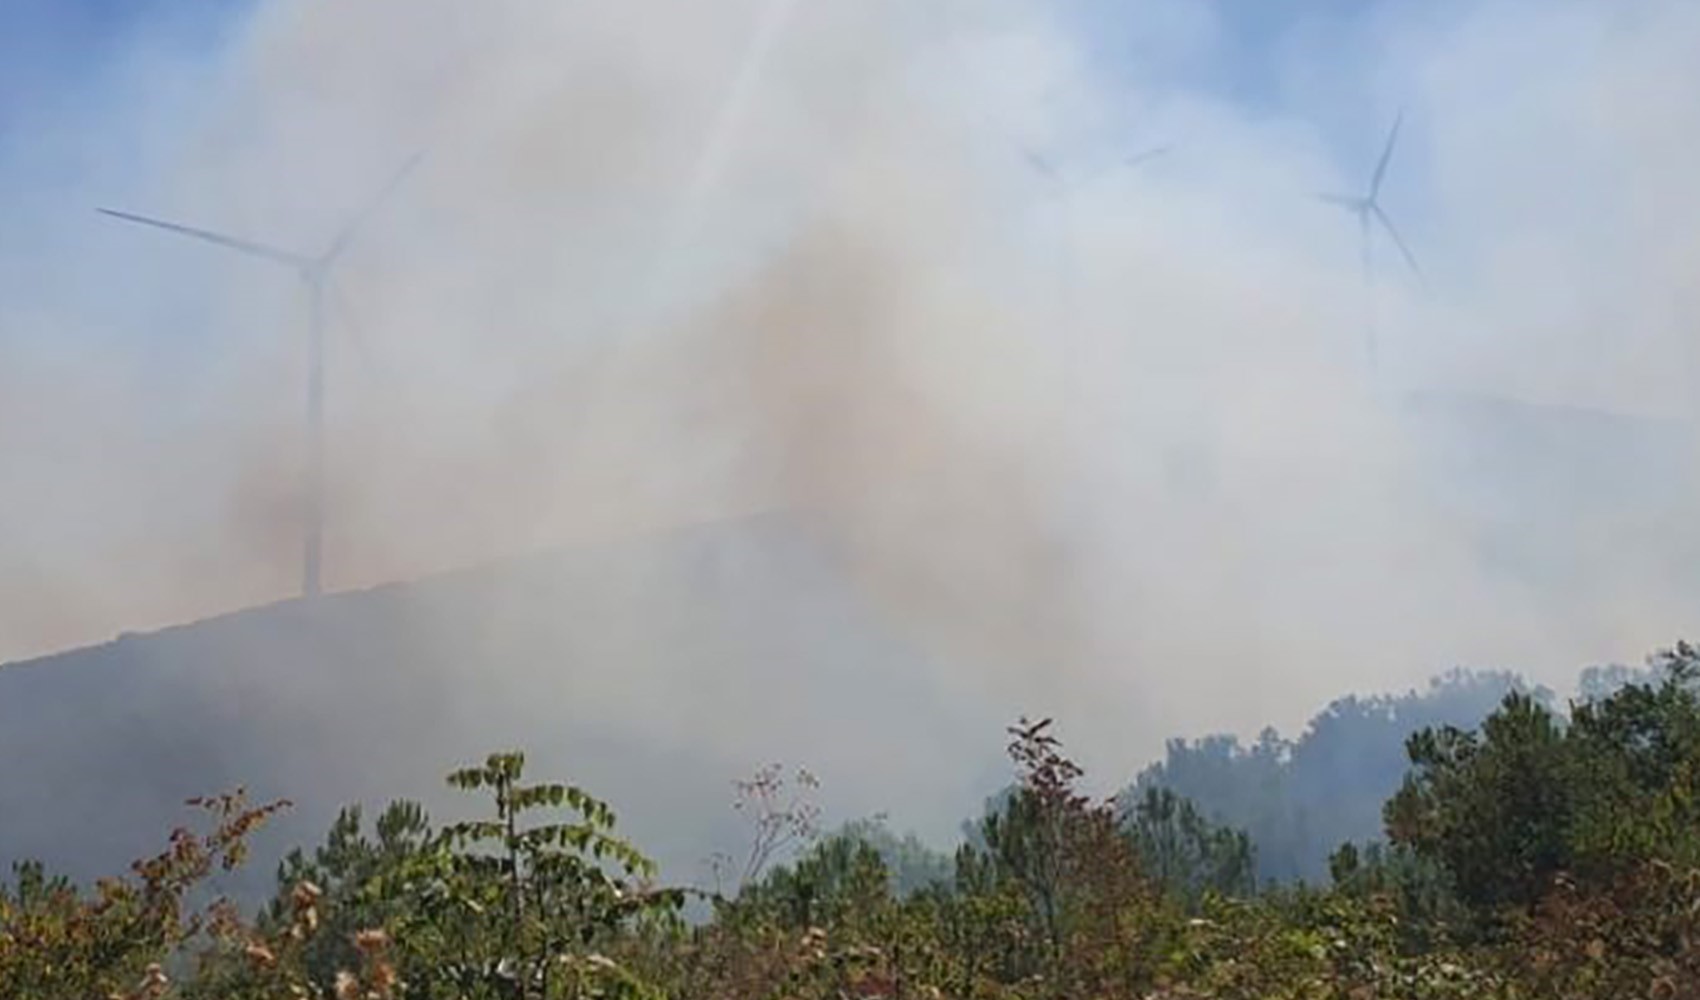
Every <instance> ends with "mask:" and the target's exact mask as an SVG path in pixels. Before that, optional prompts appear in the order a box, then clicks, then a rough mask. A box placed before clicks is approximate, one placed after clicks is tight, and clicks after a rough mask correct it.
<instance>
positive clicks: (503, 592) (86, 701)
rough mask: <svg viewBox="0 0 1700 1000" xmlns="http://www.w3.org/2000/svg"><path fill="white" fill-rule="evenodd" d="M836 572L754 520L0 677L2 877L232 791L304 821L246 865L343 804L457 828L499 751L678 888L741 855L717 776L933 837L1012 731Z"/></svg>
mask: <svg viewBox="0 0 1700 1000" xmlns="http://www.w3.org/2000/svg"><path fill="white" fill-rule="evenodd" d="M846 578H847V575H846V574H844V573H842V572H840V571H839V568H838V566H837V563H836V560H835V557H834V555H833V552H832V550H831V546H830V545H829V544H828V543H826V542H825V541H824V540H823V539H822V537H821V536H820V535H819V534H818V533H816V532H815V531H813V530H811V528H810V526H809V523H808V522H807V521H806V520H802V519H798V518H796V517H792V516H789V515H760V516H754V517H749V518H743V519H739V520H735V521H730V522H722V523H717V524H711V525H706V526H698V527H693V528H689V529H685V530H681V531H676V532H673V533H670V534H667V535H664V536H658V537H650V538H644V539H637V540H629V541H625V542H621V543H618V544H610V545H604V546H600V547H595V548H585V549H574V550H571V551H561V552H554V553H549V554H545V555H539V556H536V557H532V558H527V559H524V560H518V561H512V562H508V563H504V564H501V565H495V566H490V567H486V568H482V569H478V570H474V571H468V572H463V573H458V574H453V575H448V576H443V577H440V578H435V579H431V580H426V581H422V582H418V583H412V584H398V585H392V586H385V587H380V588H376V589H373V590H368V591H363V592H355V593H344V594H337V595H332V596H328V597H326V598H323V599H321V600H319V601H317V602H314V603H304V602H299V601H291V602H285V603H281V604H277V605H273V606H270V607H265V608H258V609H254V610H250V611H245V612H241V613H237V614H232V615H227V616H224V617H220V618H215V619H211V620H207V621H203V622H199V623H196V624H193V625H186V626H183V627H179V628H172V629H167V630H164V631H161V632H157V633H154V634H150V635H126V636H124V637H122V638H120V639H118V640H117V641H115V642H112V643H108V644H106V645H102V646H97V647H93V648H89V649H83V650H77V651H74V652H68V653H64V654H60V655H56V656H50V657H45V658H42V659H38V660H34V661H29V662H24V663H18V664H13V665H11V666H8V667H5V668H0V859H14V858H18V857H34V858H40V859H42V860H44V861H46V862H48V863H49V864H50V865H51V866H53V867H55V868H58V869H60V870H65V871H68V872H70V873H73V874H91V873H94V872H96V871H102V870H111V868H112V866H113V865H114V863H121V862H122V861H123V860H126V859H128V858H130V857H133V856H136V855H138V854H140V853H142V852H144V851H147V850H150V849H152V848H153V847H155V846H156V845H158V844H159V843H161V841H162V838H163V836H164V834H165V833H166V831H167V830H168V829H169V827H170V825H172V824H173V823H174V822H176V821H177V820H178V818H179V817H181V816H182V815H183V813H182V811H181V809H180V807H179V804H180V803H181V801H182V800H183V799H184V798H186V797H188V796H191V795H196V794H202V793H207V792H212V791H219V790H223V789H226V788H228V787H232V786H234V785H236V784H238V783H245V784H246V785H247V786H248V787H249V788H250V790H251V792H252V794H254V795H255V796H256V797H262V798H270V797H290V798H293V799H294V800H295V801H296V808H295V809H294V810H292V812H291V813H290V814H289V816H288V817H287V818H286V819H285V820H283V821H282V822H281V823H280V824H278V826H277V828H276V829H275V830H274V831H273V832H272V833H271V834H270V835H269V836H268V837H267V838H266V840H265V842H264V843H263V844H262V847H266V846H268V845H269V846H271V847H272V848H273V849H275V846H276V845H278V844H283V843H290V842H297V843H299V842H315V841H316V840H317V838H318V836H319V835H320V834H321V833H322V831H323V829H324V828H325V826H326V825H327V823H328V821H329V819H330V817H331V816H332V815H333V814H334V811H335V809H336V807H337V806H338V805H339V804H340V803H343V802H357V801H363V802H365V803H367V804H368V806H369V807H372V806H376V805H379V804H381V803H382V801H383V800H384V799H385V798H386V797H393V796H396V795H408V796H413V797H418V798H421V799H423V800H424V801H426V803H427V805H428V806H434V807H436V808H434V809H433V811H434V812H438V813H442V812H446V811H448V810H450V809H453V808H454V805H453V803H454V801H455V800H454V799H453V798H450V797H449V793H447V792H446V791H445V790H444V789H443V788H442V782H441V777H442V775H443V774H444V773H446V772H447V771H448V770H449V769H450V768H451V767H452V766H455V765H457V764H459V763H462V762H464V761H467V760H470V759H474V758H481V756H482V754H483V753H485V752H487V751H489V750H494V749H506V748H522V749H525V750H526V751H527V752H528V753H529V754H530V755H531V757H532V760H533V765H532V767H533V771H534V772H535V774H536V775H537V776H538V777H539V778H544V777H547V778H552V779H568V780H572V781H575V782H578V783H580V784H583V785H585V786H586V787H588V788H589V789H590V790H592V791H593V792H594V793H596V794H599V795H601V796H603V797H605V798H607V799H609V800H611V801H612V802H613V804H614V805H615V807H616V810H617V811H618V813H619V814H620V816H621V819H622V825H623V826H624V827H625V828H627V830H628V832H629V833H630V834H631V835H632V836H633V837H634V838H635V839H636V840H637V841H638V842H639V843H640V844H641V845H643V846H644V847H645V848H647V849H649V850H651V851H652V852H653V853H655V854H657V855H659V856H660V857H661V859H662V860H663V862H664V863H665V864H666V865H667V866H668V868H669V873H670V874H671V875H672V876H673V877H675V878H682V879H695V878H699V877H700V876H701V874H702V861H703V859H705V858H706V857H707V856H708V855H709V854H710V853H711V852H713V851H716V850H727V849H731V850H736V849H738V848H739V847H740V846H742V844H741V841H740V836H741V835H740V832H739V831H740V829H741V827H740V825H739V823H740V821H739V820H738V818H737V817H736V815H735V814H734V813H733V811H732V810H731V809H730V808H729V805H730V801H731V787H730V781H731V780H732V779H734V778H737V777H741V776H745V775H747V774H748V773H749V772H750V771H751V770H752V769H753V768H754V767H755V766H757V765H759V764H761V763H764V762H768V761H785V762H787V763H792V764H805V765H807V766H809V767H811V768H812V769H814V770H815V771H816V772H817V773H819V774H820V776H821V778H822V781H823V783H824V788H823V789H822V792H821V798H822V800H823V802H824V803H825V804H826V805H827V806H828V807H829V809H831V811H832V812H833V813H835V814H837V815H840V816H853V815H862V814H867V813H870V812H874V811H878V810H891V811H892V812H893V813H897V814H899V815H900V816H901V817H902V819H903V821H904V822H906V823H909V822H919V823H922V824H931V825H932V827H933V828H935V829H941V830H948V829H950V827H951V824H952V823H953V822H954V820H955V819H956V818H957V817H960V816H963V815H966V814H967V813H968V812H969V811H971V810H972V809H973V808H974V807H975V806H976V805H977V804H978V802H979V800H980V799H979V797H980V795H981V793H983V792H984V791H985V787H984V783H983V782H982V783H981V784H974V783H972V782H966V781H964V774H965V773H967V774H969V775H976V774H983V775H984V777H985V778H986V780H991V773H990V772H985V771H982V770H981V768H980V767H979V766H977V764H970V763H967V762H965V761H964V760H963V754H964V753H965V752H966V751H965V748H979V749H981V750H983V751H984V753H983V755H982V759H983V760H984V761H985V762H986V763H988V764H990V765H991V766H992V767H993V768H995V766H996V763H997V754H998V751H999V746H998V737H999V735H1000V730H999V729H998V728H997V727H998V725H999V723H1000V722H1002V721H1004V720H1003V719H1001V718H993V717H992V715H993V714H995V713H988V714H986V715H985V717H983V718H980V717H975V716H974V715H973V712H972V711H971V710H969V709H968V708H966V707H965V706H964V704H963V701H962V699H959V698H952V697H950V692H948V691H946V690H944V689H943V688H941V687H939V686H938V685H939V684H940V683H941V681H942V679H943V678H945V677H947V676H949V675H948V673H947V672H946V671H944V670H942V669H940V668H941V664H939V663H938V662H936V661H934V660H933V659H932V658H931V657H929V655H927V654H926V653H925V652H923V651H921V650H919V649H917V648H914V647H913V646H912V645H910V644H908V643H906V642H904V641H903V640H902V639H901V638H900V637H898V636H896V635H893V634H890V632H889V631H888V629H887V627H886V623H884V622H883V621H882V620H881V619H880V618H879V617H878V616H877V615H876V614H874V613H873V612H872V611H871V610H870V609H869V608H868V607H867V606H865V605H864V603H863V602H862V601H860V600H859V599H858V596H857V594H856V593H854V592H853V590H852V589H851V588H850V587H849V586H848V585H847V584H846V583H845V582H844V581H845V580H846ZM959 676H960V675H959ZM876 736H877V739H876V738H875V737H876ZM947 748H950V749H949V750H947ZM303 796H307V797H306V798H303ZM120 816H121V817H124V822H123V823H118V822H117V821H116V820H115V819H113V817H120ZM150 818H151V819H150ZM261 856H262V858H264V857H265V856H266V851H264V850H262V851H261ZM266 867H267V865H265V864H262V865H259V866H257V868H260V869H264V868H266ZM264 875H265V872H264V871H263V870H262V871H258V872H256V873H253V874H251V875H250V876H249V879H250V880H251V879H254V878H261V877H264Z"/></svg>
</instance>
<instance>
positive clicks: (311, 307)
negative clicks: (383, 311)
mask: <svg viewBox="0 0 1700 1000" xmlns="http://www.w3.org/2000/svg"><path fill="white" fill-rule="evenodd" d="M424 155H425V154H424V153H416V154H414V156H413V157H412V158H411V159H409V160H408V161H407V162H406V163H405V164H404V165H403V166H402V168H401V169H400V170H398V171H396V173H395V175H394V176H392V177H391V178H390V181H389V183H388V184H386V185H385V186H384V187H383V189H382V190H380V191H379V192H378V194H377V195H376V196H374V197H373V198H372V200H371V201H370V202H368V203H367V205H366V208H365V210H363V211H361V212H360V213H358V214H357V215H355V216H354V218H353V219H351V220H350V221H349V222H348V223H347V224H346V225H344V226H343V228H342V230H341V232H339V233H337V235H336V238H335V239H333V240H332V241H331V243H330V245H329V246H328V247H327V248H326V249H325V250H324V251H323V252H321V253H319V254H318V255H317V256H309V255H307V254H300V253H295V252H294V251H291V250H283V249H280V248H278V247H274V246H268V245H266V244H264V243H256V242H254V241H251V240H244V239H238V238H236V237H234V236H227V235H225V234H223V233H216V232H213V231H211V230H207V229H197V228H195V227H193V226H185V225H181V224H179V223H176V222H167V221H166V220H164V219H154V218H149V217H148V216H145V215H135V214H132V213H130V212H120V211H117V210H115V209H110V208H102V209H98V211H99V212H101V213H102V214H105V215H110V216H112V217H113V218H116V219H122V220H124V221H125V222H133V223H136V224H138V225H143V226H152V227H154V228H156V229H163V230H166V231H168V232H173V233H177V234H178V235H181V236H187V237H190V238H193V239H197V240H203V241H205V242H207V243H212V244H215V245H217V246H221V247H224V248H225V249H227V250H233V251H236V252H238V253H243V254H247V255H248V256H250V257H258V258H260V259H262V260H268V261H271V262H272V263H274V264H281V265H283V266H284V267H287V268H289V269H290V270H292V271H294V272H295V273H296V275H297V276H298V277H300V279H301V283H302V285H303V286H305V288H306V289H307V315H308V325H307V466H306V469H305V471H304V473H303V477H304V479H305V482H304V484H303V486H304V489H303V491H302V492H303V495H304V497H305V501H306V511H305V513H304V516H303V525H302V528H303V536H304V537H303V541H302V566H301V595H302V596H303V597H307V598H312V597H317V596H319V594H320V593H321V591H322V589H323V579H322V566H323V562H324V530H325V295H326V292H327V290H328V289H329V287H330V280H331V273H332V271H333V270H334V269H335V267H336V264H337V262H338V261H339V260H341V259H342V256H343V254H345V253H346V252H347V251H348V249H349V247H350V246H352V245H353V244H354V240H355V237H356V236H357V235H358V234H359V232H360V230H361V229H362V228H363V227H364V226H365V224H366V222H367V220H369V219H370V218H371V217H372V216H373V215H374V214H375V213H376V212H377V210H378V208H379V207H380V206H382V205H383V203H384V202H385V201H387V200H388V199H389V196H390V195H391V194H392V193H394V191H395V189H396V188H397V187H399V186H400V185H401V182H402V181H403V180H405V179H406V178H407V175H408V174H410V173H412V172H413V169H414V168H415V167H417V166H418V165H419V161H420V160H421V159H422V158H423V157H424Z"/></svg>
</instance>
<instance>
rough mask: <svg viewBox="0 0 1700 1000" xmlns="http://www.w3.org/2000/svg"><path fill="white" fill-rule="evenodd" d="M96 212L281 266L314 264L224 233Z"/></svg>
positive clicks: (109, 211)
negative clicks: (212, 244)
mask: <svg viewBox="0 0 1700 1000" xmlns="http://www.w3.org/2000/svg"><path fill="white" fill-rule="evenodd" d="M95 211H97V212H99V213H101V214H102V215H110V216H112V217H113V218H115V219H123V220H124V221H125V222H134V223H137V224H138V225H143V226H152V227H154V228H155V229H164V230H166V231H168V232H173V233H178V234H180V235H183V236H189V237H192V238H194V239H197V240H205V241H206V242H208V243H216V244H217V245H219V246H221V247H224V248H226V249H229V250H236V251H238V252H240V253H245V254H249V255H251V256H254V257H264V258H265V259H267V260H270V261H276V262H277V263H279V264H287V265H289V266H290V267H307V266H308V265H310V264H312V261H311V260H309V259H307V258H306V257H303V256H301V255H300V254H296V253H290V252H289V251H288V250H279V249H278V248H277V247H269V246H266V245H265V244H263V243H254V242H251V241H249V240H239V239H237V238H236V237H234V236H225V235H224V234H223V233H215V232H211V231H210V230H206V229H196V228H195V227H193V226H184V225H179V224H178V223H175V222H166V221H165V220H163V219H150V218H148V217H147V216H145V215H132V214H131V213H129V212H120V211H118V210H116V209H111V208H98V209H95Z"/></svg>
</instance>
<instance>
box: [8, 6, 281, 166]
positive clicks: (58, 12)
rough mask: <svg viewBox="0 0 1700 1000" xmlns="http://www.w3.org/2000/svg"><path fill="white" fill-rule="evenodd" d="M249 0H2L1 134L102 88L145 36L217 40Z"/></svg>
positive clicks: (183, 45)
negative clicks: (32, 116)
mask: <svg viewBox="0 0 1700 1000" xmlns="http://www.w3.org/2000/svg"><path fill="white" fill-rule="evenodd" d="M250 4H251V0H5V3H0V141H5V139H6V137H7V136H8V135H9V134H10V133H12V132H13V131H14V128H13V126H14V125H15V124H16V123H18V122H20V121H21V120H23V119H24V118H25V117H26V116H27V114H28V113H30V112H37V113H39V112H41V111H43V110H47V109H51V107H53V106H54V105H56V104H61V103H64V101H65V99H66V98H68V97H74V96H77V95H81V94H86V93H88V92H90V91H95V90H98V88H99V87H100V85H101V84H102V83H103V82H104V79H105V74H106V72H107V71H108V70H110V69H111V68H112V66H113V65H114V63H115V62H116V61H117V60H119V59H120V58H121V57H122V56H123V54H124V53H125V52H126V50H127V48H128V47H129V46H131V45H133V44H135V43H136V42H137V41H138V40H140V39H141V38H143V37H144V36H145V37H146V39H147V40H148V42H149V43H150V44H163V45H166V46H170V47H173V48H179V49H181V50H183V51H189V52H193V51H205V50H208V49H211V48H213V47H215V46H216V45H217V44H218V41H219V39H220V38H221V37H223V34H224V32H225V31H226V30H228V29H229V28H230V27H231V26H232V25H233V24H234V23H235V21H236V19H237V18H238V16H239V15H240V14H241V13H242V12H243V11H244V10H246V9H248V8H249V6H250Z"/></svg>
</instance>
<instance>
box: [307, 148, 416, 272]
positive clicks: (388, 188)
mask: <svg viewBox="0 0 1700 1000" xmlns="http://www.w3.org/2000/svg"><path fill="white" fill-rule="evenodd" d="M424 158H425V151H424V150H420V151H419V152H417V153H414V154H413V155H412V156H410V157H408V159H407V162H406V163H403V164H402V165H401V169H400V170H397V171H396V172H395V173H394V174H393V175H391V177H390V181H389V183H388V184H385V185H384V186H383V188H381V189H380V190H379V191H378V193H377V194H376V195H374V196H373V197H372V200H371V201H369V202H367V203H366V207H365V209H363V210H362V211H361V212H360V214H358V215H356V216H355V217H354V218H353V219H352V220H350V222H349V223H348V225H346V226H344V227H343V229H342V232H341V233H339V234H337V238H336V240H335V241H334V242H332V243H331V246H330V249H329V250H326V251H325V253H324V255H323V256H322V257H320V258H319V264H320V266H322V267H329V266H330V264H331V263H332V262H333V261H335V260H336V259H337V258H338V257H341V256H342V254H343V251H345V250H347V249H348V248H349V246H350V245H351V244H352V243H353V242H354V237H355V236H357V235H359V233H360V230H361V229H362V228H363V227H364V226H365V225H366V222H367V220H369V219H371V218H372V216H374V215H376V214H377V212H378V209H380V208H382V207H383V206H384V203H385V202H387V201H389V200H390V195H392V194H395V191H396V188H399V187H401V182H402V181H405V180H407V177H408V175H409V174H411V173H413V171H414V169H415V168H416V167H418V166H419V161H420V160H423V159H424Z"/></svg>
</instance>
